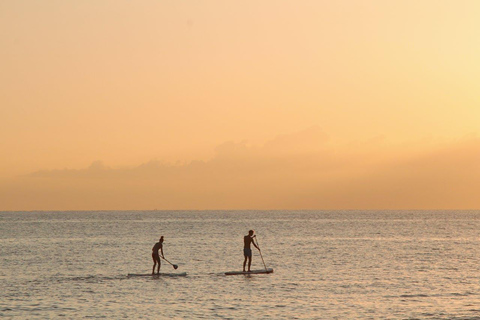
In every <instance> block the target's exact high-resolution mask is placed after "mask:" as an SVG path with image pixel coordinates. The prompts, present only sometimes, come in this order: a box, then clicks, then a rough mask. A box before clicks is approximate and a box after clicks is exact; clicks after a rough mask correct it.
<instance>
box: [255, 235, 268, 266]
mask: <svg viewBox="0 0 480 320" xmlns="http://www.w3.org/2000/svg"><path fill="white" fill-rule="evenodd" d="M254 238H255V240H257V247H258V252H260V257H261V258H262V262H263V266H264V267H265V271H267V272H268V270H267V266H266V265H265V261H264V260H263V256H262V250H260V245H259V244H258V239H257V236H254Z"/></svg>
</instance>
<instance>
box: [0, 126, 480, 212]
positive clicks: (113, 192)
mask: <svg viewBox="0 0 480 320" xmlns="http://www.w3.org/2000/svg"><path fill="white" fill-rule="evenodd" d="M215 151H216V155H215V157H214V158H213V159H211V160H209V161H192V162H188V163H183V164H175V165H173V164H167V163H163V162H161V161H150V162H148V163H144V164H142V165H139V166H137V167H132V168H120V169H119V168H115V169H114V168H110V167H108V166H107V165H104V164H103V163H102V162H94V163H93V164H92V165H91V166H90V167H88V168H86V169H80V170H69V169H64V170H53V171H38V172H35V173H32V174H30V175H28V176H25V177H22V178H19V179H16V180H15V181H10V182H8V183H6V184H3V185H0V191H1V193H0V200H1V202H2V203H3V205H2V206H3V208H0V209H1V210H17V209H18V210H52V209H56V210H74V209H79V210H94V209H117V210H119V209H124V210H130V209H155V208H157V209H478V208H480V191H479V190H480V140H479V139H477V138H474V137H471V138H468V139H467V138H466V139H464V140H462V141H456V142H452V143H444V144H442V145H437V146H430V147H428V148H427V149H424V150H422V149H421V148H416V149H415V150H411V149H409V146H406V145H404V146H389V145H388V144H387V143H385V141H384V139H383V138H382V137H379V138H376V139H372V140H371V141H368V142H363V143H360V142H357V143H351V144H349V145H346V146H340V147H339V146H335V147H334V146H333V145H331V144H330V143H329V139H328V136H327V135H326V134H325V133H323V132H322V131H321V130H320V129H319V128H317V127H313V128H310V129H308V130H305V131H303V132H299V133H296V134H292V135H284V136H279V137H277V138H276V139H274V140H272V141H269V142H267V143H266V144H265V145H263V146H260V147H258V146H250V145H248V143H246V142H239V143H236V142H227V143H224V144H222V145H220V146H218V147H217V148H216V150H215Z"/></svg>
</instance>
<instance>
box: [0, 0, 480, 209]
mask: <svg viewBox="0 0 480 320" xmlns="http://www.w3.org/2000/svg"><path fill="white" fill-rule="evenodd" d="M478 17H480V2H478V1H439V0H435V1H427V0H425V1H318V0H315V1H276V0H267V1H241V2H233V1H163V0H162V1H158V0H155V1H153V0H152V1H141V2H134V1H122V0H109V1H64V0H57V1H47V2H45V1H33V0H15V1H13V0H12V1H2V2H1V3H0V37H1V39H2V41H1V42H0V70H1V72H0V153H1V157H0V210H40V209H41V210H55V209H57V210H75V209H85V210H94V209H154V208H158V209H249V208H251V209H255V208H258V209H416V208H419V209H454V208H458V209H478V208H480V194H479V191H478V190H480V165H479V164H478V163H480V161H479V160H480V159H479V155H480V139H479V137H478V131H479V128H480V62H479V61H480V60H479V59H478V57H480V19H478Z"/></svg>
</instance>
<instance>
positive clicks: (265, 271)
mask: <svg viewBox="0 0 480 320" xmlns="http://www.w3.org/2000/svg"><path fill="white" fill-rule="evenodd" d="M262 273H273V269H272V268H267V269H261V270H252V271H250V272H248V271H230V272H225V275H227V276H236V275H239V274H262Z"/></svg>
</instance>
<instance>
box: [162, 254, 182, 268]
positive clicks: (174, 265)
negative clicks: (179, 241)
mask: <svg viewBox="0 0 480 320" xmlns="http://www.w3.org/2000/svg"><path fill="white" fill-rule="evenodd" d="M162 259H163V260H165V261H167V262H168V263H170V264H171V265H172V266H173V269H177V268H178V266H177V265H176V264H173V263H171V262H170V261H168V260H167V259H165V257H162ZM175 267H176V268H175Z"/></svg>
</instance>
